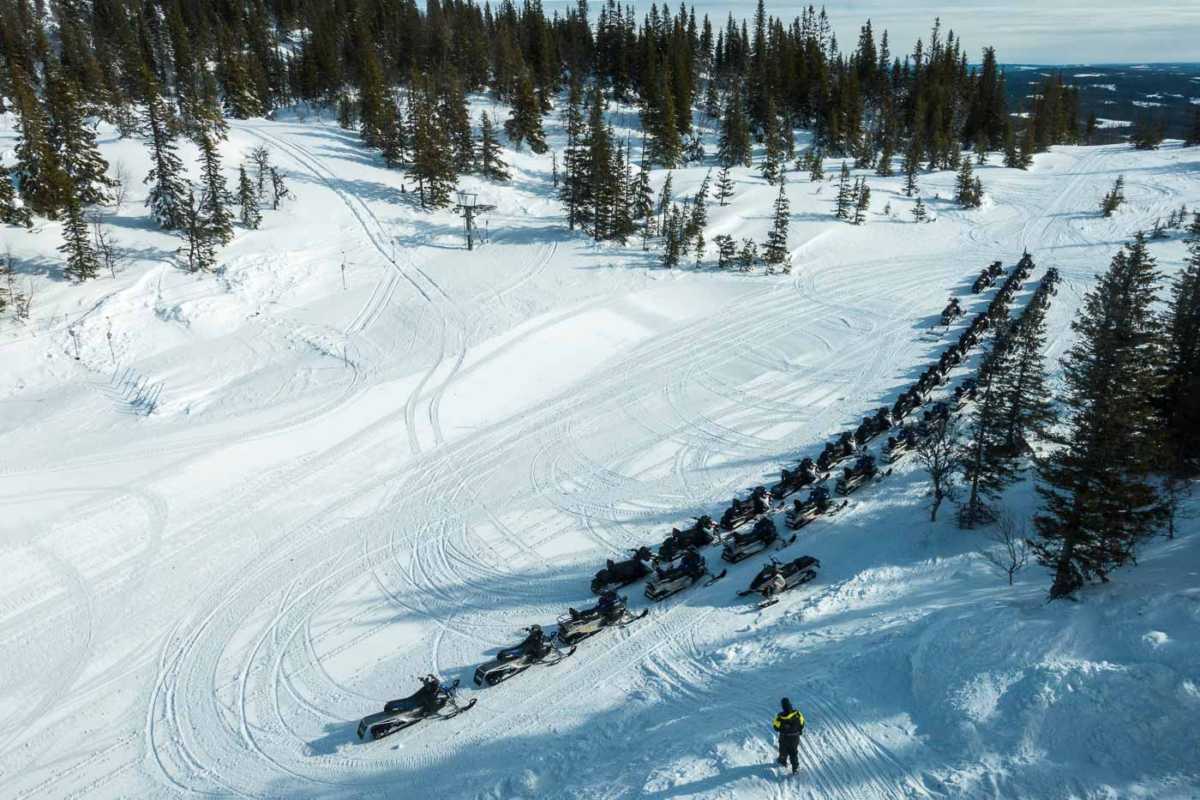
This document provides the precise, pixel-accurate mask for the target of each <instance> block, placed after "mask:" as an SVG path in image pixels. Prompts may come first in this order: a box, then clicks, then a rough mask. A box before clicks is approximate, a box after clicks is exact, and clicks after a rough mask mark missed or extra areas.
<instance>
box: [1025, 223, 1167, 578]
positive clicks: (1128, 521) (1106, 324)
mask: <svg viewBox="0 0 1200 800" xmlns="http://www.w3.org/2000/svg"><path fill="white" fill-rule="evenodd" d="M1154 266H1155V264H1154V260H1153V259H1152V258H1151V257H1150V256H1149V254H1148V253H1147V251H1146V243H1145V239H1144V238H1143V237H1142V236H1141V235H1140V234H1139V235H1138V237H1137V238H1136V239H1135V240H1134V242H1133V243H1132V244H1130V245H1127V246H1126V247H1125V249H1123V250H1122V251H1121V252H1119V253H1117V255H1116V256H1114V257H1113V260H1112V265H1111V266H1110V267H1109V269H1108V271H1107V272H1106V273H1105V274H1104V275H1102V276H1101V277H1100V280H1099V283H1098V284H1097V285H1096V286H1095V288H1093V289H1092V291H1090V292H1088V294H1087V295H1086V296H1085V298H1084V303H1083V307H1082V308H1081V309H1080V312H1079V316H1078V317H1077V319H1076V320H1075V322H1074V323H1073V324H1072V330H1073V331H1074V332H1075V344H1074V346H1073V347H1072V348H1071V350H1070V351H1069V353H1068V354H1067V356H1066V358H1065V359H1064V360H1063V377H1064V379H1065V382H1066V393H1065V395H1064V396H1063V398H1062V403H1063V405H1064V406H1065V409H1066V411H1067V414H1068V420H1067V421H1068V430H1067V431H1065V432H1062V433H1060V434H1058V435H1056V436H1055V437H1054V441H1055V443H1056V444H1057V445H1058V447H1057V448H1056V449H1055V450H1054V451H1053V452H1052V453H1051V454H1050V456H1049V458H1047V459H1045V460H1043V461H1042V462H1040V463H1039V474H1040V476H1041V481H1042V485H1040V486H1038V494H1040V495H1041V497H1042V500H1043V503H1044V505H1043V507H1042V511H1041V513H1040V514H1038V515H1037V516H1036V517H1035V518H1034V524H1035V526H1036V528H1037V532H1038V537H1039V538H1038V540H1037V541H1036V542H1034V543H1033V546H1034V552H1035V553H1036V555H1037V557H1038V561H1039V562H1040V563H1041V564H1043V565H1045V566H1047V567H1049V568H1050V569H1051V570H1052V571H1053V573H1054V580H1053V584H1052V585H1051V588H1050V597H1051V598H1060V597H1068V596H1070V595H1072V594H1074V593H1075V592H1076V591H1077V590H1078V589H1079V588H1081V587H1082V586H1083V584H1084V582H1085V581H1088V580H1092V579H1099V580H1101V581H1106V580H1107V579H1108V573H1109V572H1110V571H1111V570H1112V569H1113V568H1114V567H1116V566H1120V565H1122V564H1124V563H1126V562H1127V561H1128V560H1129V559H1131V558H1132V557H1133V554H1134V548H1135V545H1136V543H1137V541H1138V540H1139V539H1141V538H1142V537H1144V536H1146V535H1147V534H1149V533H1150V532H1151V531H1152V530H1153V529H1154V527H1155V526H1156V524H1157V523H1158V520H1159V519H1160V511H1159V507H1158V501H1157V496H1156V492H1155V489H1154V487H1153V486H1152V485H1151V484H1150V483H1149V482H1148V481H1147V479H1146V473H1147V471H1148V469H1149V468H1150V466H1151V464H1152V460H1153V458H1154V456H1155V454H1156V452H1157V451H1158V442H1159V438H1158V437H1159V435H1160V434H1161V422H1160V420H1159V418H1158V415H1157V414H1156V410H1155V408H1154V405H1153V403H1154V400H1153V399H1154V398H1155V397H1156V396H1158V381H1159V376H1160V374H1161V373H1160V371H1159V367H1158V363H1159V344H1158V343H1159V325H1158V321H1157V319H1156V317H1155V314H1154V303H1155V296H1154V284H1155V281H1156V278H1157V276H1156V274H1155V271H1154Z"/></svg>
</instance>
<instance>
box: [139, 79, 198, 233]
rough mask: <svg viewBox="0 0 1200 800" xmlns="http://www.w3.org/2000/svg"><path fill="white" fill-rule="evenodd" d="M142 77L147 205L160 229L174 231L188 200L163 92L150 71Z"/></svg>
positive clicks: (182, 219)
mask: <svg viewBox="0 0 1200 800" xmlns="http://www.w3.org/2000/svg"><path fill="white" fill-rule="evenodd" d="M142 80H143V82H144V84H145V101H146V106H145V121H144V127H145V131H146V133H147V135H149V137H150V151H151V152H150V157H151V161H152V163H153V166H152V167H151V168H150V172H149V173H148V174H147V175H146V179H145V181H144V183H148V184H150V191H149V193H148V194H147V195H146V207H147V208H149V209H150V216H151V217H153V219H154V221H155V222H157V223H158V226H159V227H160V228H166V229H167V230H175V229H177V228H181V227H183V225H184V216H185V215H184V205H185V203H186V202H187V201H186V195H185V194H184V193H185V191H186V188H185V186H184V180H183V177H182V174H183V163H182V162H181V161H180V160H179V156H178V155H176V154H175V142H174V135H173V134H172V132H171V125H170V120H169V119H168V118H167V110H166V107H165V106H164V105H163V101H162V95H160V94H159V91H158V81H157V80H155V78H154V77H153V76H152V75H151V74H150V71H149V70H146V71H145V72H144V73H143V78H142Z"/></svg>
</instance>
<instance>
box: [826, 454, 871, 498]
mask: <svg viewBox="0 0 1200 800" xmlns="http://www.w3.org/2000/svg"><path fill="white" fill-rule="evenodd" d="M878 473H879V468H878V467H876V466H875V456H873V455H870V454H867V455H864V456H861V457H859V459H858V461H856V462H855V463H854V466H852V467H846V469H845V471H844V472H843V473H842V477H840V478H838V481H837V486H836V487H834V491H835V492H837V493H838V494H840V495H847V494H850V493H851V492H853V491H854V490H856V489H858V488H860V487H861V486H862V485H863V484H865V483H866V482H867V481H869V480H871V478H874V477H875V476H876V475H877V474H878Z"/></svg>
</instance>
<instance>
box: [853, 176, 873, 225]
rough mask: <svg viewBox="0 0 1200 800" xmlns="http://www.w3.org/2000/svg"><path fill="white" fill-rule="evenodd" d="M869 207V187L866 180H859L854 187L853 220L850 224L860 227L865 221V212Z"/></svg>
mask: <svg viewBox="0 0 1200 800" xmlns="http://www.w3.org/2000/svg"><path fill="white" fill-rule="evenodd" d="M870 207H871V187H870V186H868V185H867V179H866V178H860V179H859V180H858V182H857V183H856V184H855V187H854V218H853V219H852V220H851V222H852V223H853V224H855V225H862V224H863V223H865V222H866V221H867V210H868V209H869V208H870Z"/></svg>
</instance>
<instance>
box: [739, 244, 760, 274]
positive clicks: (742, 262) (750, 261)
mask: <svg viewBox="0 0 1200 800" xmlns="http://www.w3.org/2000/svg"><path fill="white" fill-rule="evenodd" d="M757 263H758V245H756V244H755V243H754V240H753V239H742V246H741V248H740V249H739V250H738V254H737V265H738V269H739V270H741V271H742V272H749V271H750V270H752V269H754V265H755V264H757Z"/></svg>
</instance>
